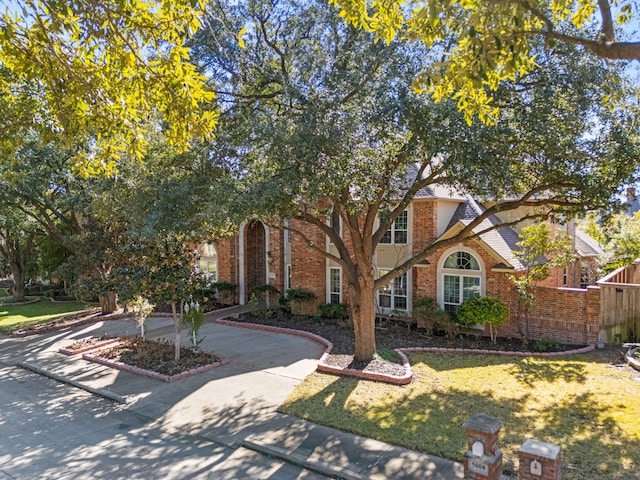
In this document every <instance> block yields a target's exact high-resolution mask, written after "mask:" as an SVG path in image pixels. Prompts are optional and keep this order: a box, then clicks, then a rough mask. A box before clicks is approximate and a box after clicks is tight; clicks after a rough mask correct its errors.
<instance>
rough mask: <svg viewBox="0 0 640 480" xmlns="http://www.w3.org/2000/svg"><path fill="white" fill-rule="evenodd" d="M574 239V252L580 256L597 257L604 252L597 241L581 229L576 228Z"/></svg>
mask: <svg viewBox="0 0 640 480" xmlns="http://www.w3.org/2000/svg"><path fill="white" fill-rule="evenodd" d="M575 239H576V241H575V249H576V253H577V254H578V255H579V256H581V257H597V256H599V255H602V254H603V253H604V250H603V249H602V247H601V246H600V244H599V243H598V241H597V240H596V239H595V238H593V237H592V236H590V235H589V234H587V233H585V232H583V231H582V230H579V229H576V234H575Z"/></svg>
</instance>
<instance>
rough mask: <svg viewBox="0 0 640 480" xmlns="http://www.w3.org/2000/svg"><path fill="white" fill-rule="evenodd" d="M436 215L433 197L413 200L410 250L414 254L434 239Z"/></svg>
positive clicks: (436, 228) (436, 226)
mask: <svg viewBox="0 0 640 480" xmlns="http://www.w3.org/2000/svg"><path fill="white" fill-rule="evenodd" d="M437 231H438V216H437V208H436V201H435V200H434V199H426V200H418V201H415V202H413V235H412V239H411V241H412V251H413V254H414V255H416V254H417V253H418V252H420V251H421V250H423V249H424V248H425V247H427V246H428V245H430V244H432V243H433V242H434V241H435V240H436V234H437Z"/></svg>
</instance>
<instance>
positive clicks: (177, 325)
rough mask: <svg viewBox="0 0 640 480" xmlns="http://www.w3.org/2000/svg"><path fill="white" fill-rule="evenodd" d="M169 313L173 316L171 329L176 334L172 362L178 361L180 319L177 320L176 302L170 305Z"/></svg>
mask: <svg viewBox="0 0 640 480" xmlns="http://www.w3.org/2000/svg"><path fill="white" fill-rule="evenodd" d="M171 313H172V314H173V329H174V331H175V333H176V348H175V355H174V358H173V359H174V360H175V361H176V362H179V361H180V318H178V310H177V309H176V302H173V303H172V304H171Z"/></svg>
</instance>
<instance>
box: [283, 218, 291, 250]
mask: <svg viewBox="0 0 640 480" xmlns="http://www.w3.org/2000/svg"><path fill="white" fill-rule="evenodd" d="M284 243H286V244H287V245H289V244H290V243H291V220H285V221H284Z"/></svg>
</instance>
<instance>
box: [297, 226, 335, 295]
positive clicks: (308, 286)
mask: <svg viewBox="0 0 640 480" xmlns="http://www.w3.org/2000/svg"><path fill="white" fill-rule="evenodd" d="M291 228H292V229H295V230H299V231H300V232H302V233H303V234H304V237H306V239H305V238H304V237H303V236H302V235H300V234H298V233H296V232H295V231H292V232H291V288H296V289H298V288H300V289H304V290H311V291H312V292H313V293H315V294H316V296H317V303H318V304H320V303H325V302H326V298H327V292H326V282H327V278H326V270H327V262H326V258H325V256H324V255H322V253H320V252H317V251H315V250H314V249H313V248H311V247H310V246H309V243H308V242H309V241H310V242H312V243H313V244H314V245H317V246H318V247H320V248H322V249H324V248H325V245H326V237H325V235H324V233H323V232H322V231H320V230H319V229H318V228H316V227H314V226H313V225H310V224H308V223H306V222H301V221H298V220H291Z"/></svg>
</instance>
